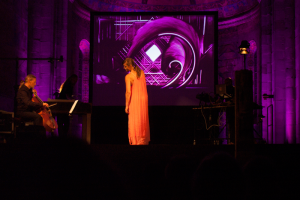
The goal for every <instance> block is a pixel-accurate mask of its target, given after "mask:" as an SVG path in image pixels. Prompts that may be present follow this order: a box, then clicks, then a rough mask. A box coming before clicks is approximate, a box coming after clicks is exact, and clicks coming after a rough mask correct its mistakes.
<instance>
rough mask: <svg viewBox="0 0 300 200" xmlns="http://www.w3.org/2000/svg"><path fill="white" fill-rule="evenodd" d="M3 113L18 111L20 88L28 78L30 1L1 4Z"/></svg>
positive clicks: (0, 105) (17, 0)
mask: <svg viewBox="0 0 300 200" xmlns="http://www.w3.org/2000/svg"><path fill="white" fill-rule="evenodd" d="M0 24H1V28H0V35H1V37H0V44H1V48H0V58H1V59H0V71H1V73H0V85H1V86H2V87H0V102H1V104H0V110H5V111H10V112H12V111H14V98H15V90H14V89H15V88H14V86H15V85H16V84H19V82H20V80H21V79H24V78H25V76H26V74H27V62H26V61H24V60H22V61H19V62H18V67H17V63H16V60H7V58H16V57H19V58H26V57H27V36H28V28H27V26H28V0H14V1H1V2H0Z"/></svg>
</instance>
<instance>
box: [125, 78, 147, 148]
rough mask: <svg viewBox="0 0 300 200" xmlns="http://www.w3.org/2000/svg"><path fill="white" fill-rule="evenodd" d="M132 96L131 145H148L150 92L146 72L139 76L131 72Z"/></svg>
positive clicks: (129, 133) (129, 134) (129, 123)
mask: <svg viewBox="0 0 300 200" xmlns="http://www.w3.org/2000/svg"><path fill="white" fill-rule="evenodd" d="M131 77H132V79H133V84H132V85H131V97H130V102H129V114H128V139H129V144H130V145H148V144H149V141H150V127H149V116H148V93H147V86H146V80H145V75H144V73H141V77H140V78H137V76H136V75H135V74H131Z"/></svg>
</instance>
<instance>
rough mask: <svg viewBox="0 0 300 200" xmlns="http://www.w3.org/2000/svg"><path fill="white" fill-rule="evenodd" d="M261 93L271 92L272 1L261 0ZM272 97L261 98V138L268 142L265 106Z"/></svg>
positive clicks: (270, 128)
mask: <svg viewBox="0 0 300 200" xmlns="http://www.w3.org/2000/svg"><path fill="white" fill-rule="evenodd" d="M260 5H261V30H262V33H261V76H262V77H261V81H262V83H261V93H262V94H268V95H270V94H272V1H271V0H264V1H261V3H260ZM272 103H273V102H272V99H266V100H264V99H262V106H264V108H263V110H262V115H263V116H265V118H264V119H263V133H262V135H263V138H264V139H266V140H267V141H268V142H269V143H272V141H270V139H271V137H270V134H269V136H268V137H269V138H267V128H268V126H267V125H268V124H272V121H271V120H269V122H267V115H268V113H267V107H268V106H270V105H271V104H272ZM271 131H272V127H269V133H270V132H271Z"/></svg>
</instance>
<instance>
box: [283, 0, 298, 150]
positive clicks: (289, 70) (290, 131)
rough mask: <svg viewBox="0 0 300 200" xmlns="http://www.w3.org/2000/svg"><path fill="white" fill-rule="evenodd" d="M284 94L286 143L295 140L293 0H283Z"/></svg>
mask: <svg viewBox="0 0 300 200" xmlns="http://www.w3.org/2000/svg"><path fill="white" fill-rule="evenodd" d="M284 2H285V9H284V10H285V31H284V32H285V49H284V50H285V54H284V55H285V70H286V71H285V75H286V80H285V86H286V88H285V94H286V124H285V126H286V127H285V130H286V131H285V134H286V141H287V142H288V143H290V144H291V143H295V142H296V112H295V109H296V105H295V92H296V91H295V7H294V6H295V1H294V0H285V1H284Z"/></svg>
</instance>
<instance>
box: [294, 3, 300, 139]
mask: <svg viewBox="0 0 300 200" xmlns="http://www.w3.org/2000/svg"><path fill="white" fill-rule="evenodd" d="M294 12H295V71H296V83H295V90H296V103H295V104H296V143H300V1H295V11H294Z"/></svg>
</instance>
